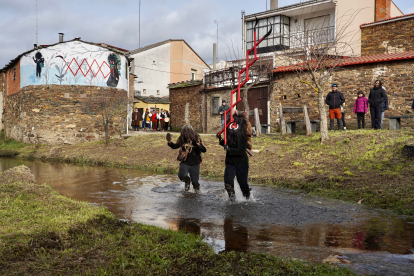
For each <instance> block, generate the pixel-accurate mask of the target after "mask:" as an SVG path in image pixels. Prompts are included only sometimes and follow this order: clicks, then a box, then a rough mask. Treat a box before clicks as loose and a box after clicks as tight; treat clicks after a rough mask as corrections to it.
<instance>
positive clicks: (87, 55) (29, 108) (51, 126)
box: [0, 34, 133, 144]
mask: <svg viewBox="0 0 414 276" xmlns="http://www.w3.org/2000/svg"><path fill="white" fill-rule="evenodd" d="M125 53H126V51H125V50H122V49H119V48H116V47H113V46H111V47H108V46H107V45H105V46H103V45H101V44H95V43H89V42H85V41H82V40H80V38H77V39H74V40H70V41H63V34H61V36H60V39H59V43H56V44H53V45H47V46H39V47H37V45H35V47H34V48H33V49H31V50H29V51H27V52H24V53H22V54H20V55H19V56H17V57H16V58H14V59H13V60H11V61H10V62H9V64H7V65H6V66H5V67H4V68H3V69H1V70H0V75H3V78H1V79H0V80H3V81H2V83H1V87H4V102H5V106H4V118H3V121H4V129H5V132H6V135H7V136H8V137H11V138H14V139H17V140H20V141H24V142H28V143H31V142H34V141H36V142H38V143H45V144H63V143H77V142H84V141H91V140H97V139H100V138H101V137H102V136H103V135H104V134H103V128H102V127H101V126H100V125H98V124H97V123H96V122H94V121H93V119H92V118H91V117H90V116H89V115H87V114H85V113H83V112H82V110H81V103H82V101H86V100H88V99H93V98H96V97H97V96H100V95H102V94H103V92H111V91H116V92H121V94H124V95H128V91H129V86H130V85H131V84H133V83H131V80H133V77H131V78H130V76H129V60H128V58H127V57H126V56H125ZM131 96H133V95H131ZM131 103H132V99H131ZM126 117H127V114H125V118H126ZM116 127H120V126H115V125H113V126H112V132H114V131H116V132H117V133H118V131H117V130H115V129H116ZM124 131H126V125H125V128H124Z"/></svg>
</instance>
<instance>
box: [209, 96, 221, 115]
mask: <svg viewBox="0 0 414 276" xmlns="http://www.w3.org/2000/svg"><path fill="white" fill-rule="evenodd" d="M219 107H220V97H213V98H211V114H218V109H219Z"/></svg>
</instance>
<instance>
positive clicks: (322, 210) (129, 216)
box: [0, 159, 414, 275]
mask: <svg viewBox="0 0 414 276" xmlns="http://www.w3.org/2000/svg"><path fill="white" fill-rule="evenodd" d="M23 163H24V164H25V165H27V166H29V167H30V168H31V170H32V171H33V172H34V174H35V176H36V179H37V181H38V182H39V183H51V185H52V186H53V188H54V189H56V190H57V191H58V192H59V193H61V194H63V195H65V196H68V197H70V198H73V199H77V200H85V201H88V202H91V203H92V204H93V205H98V206H100V205H102V204H103V205H104V206H105V207H107V208H108V210H109V211H111V212H112V213H113V214H115V216H116V217H117V218H121V219H126V220H128V221H134V222H141V223H145V224H148V225H154V226H160V227H163V228H170V229H174V230H179V231H182V232H191V233H194V234H197V235H199V236H201V237H202V238H203V240H204V241H205V242H207V243H209V244H210V245H212V246H213V249H214V251H215V252H216V253H220V252H230V251H233V250H235V251H237V252H252V251H254V252H261V253H270V254H272V255H275V256H279V257H292V258H297V259H300V260H305V261H316V262H319V263H320V262H328V263H334V264H337V265H338V264H339V265H343V266H347V267H350V268H352V269H353V270H354V271H355V272H357V273H367V274H371V275H389V272H390V271H393V272H394V275H410V273H408V271H410V270H414V266H413V265H412V259H413V257H414V254H413V251H412V250H413V248H414V219H413V218H412V217H404V216H398V215H395V214H392V213H390V212H387V211H382V210H370V209H367V208H365V207H363V206H361V205H358V204H351V205H350V204H346V203H343V202H339V201H333V200H327V199H324V198H317V197H313V196H308V195H306V194H305V193H303V192H298V191H291V190H284V189H277V188H274V187H269V186H265V185H253V200H251V201H245V200H242V199H241V193H240V191H239V190H237V193H238V196H239V200H238V201H237V202H236V203H234V204H231V203H230V202H229V201H228V200H227V197H226V194H225V193H223V190H222V185H221V183H220V182H216V181H214V180H209V179H201V193H200V194H194V193H193V192H192V191H190V192H184V191H183V184H182V183H180V181H179V180H178V179H177V177H176V176H174V175H165V174H153V173H149V172H145V171H137V170H129V169H116V168H105V167H90V166H74V165H70V164H62V163H54V164H53V163H43V162H38V161H37V162H30V161H25V160H19V159H12V160H10V159H7V160H4V159H3V160H0V169H2V170H4V169H7V168H9V167H12V166H15V165H19V164H23Z"/></svg>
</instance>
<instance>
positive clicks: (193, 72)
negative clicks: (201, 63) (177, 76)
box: [191, 69, 197, 80]
mask: <svg viewBox="0 0 414 276" xmlns="http://www.w3.org/2000/svg"><path fill="white" fill-rule="evenodd" d="M196 78H197V70H194V69H191V80H196Z"/></svg>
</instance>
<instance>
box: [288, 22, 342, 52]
mask: <svg viewBox="0 0 414 276" xmlns="http://www.w3.org/2000/svg"><path fill="white" fill-rule="evenodd" d="M334 41H335V27H327V28H322V29H314V30H308V31H303V32H297V33H291V34H290V39H289V48H290V49H294V48H306V47H308V46H312V45H321V44H328V43H333V42H334Z"/></svg>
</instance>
